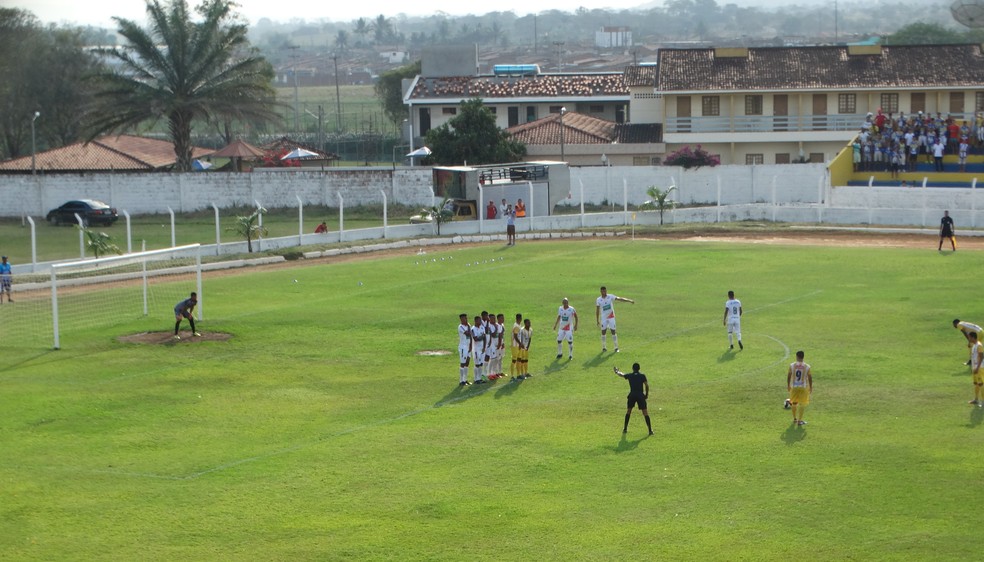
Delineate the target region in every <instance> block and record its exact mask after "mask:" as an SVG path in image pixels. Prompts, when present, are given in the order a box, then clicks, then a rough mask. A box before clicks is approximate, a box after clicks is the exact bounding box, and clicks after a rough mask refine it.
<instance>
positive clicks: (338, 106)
mask: <svg viewBox="0 0 984 562" xmlns="http://www.w3.org/2000/svg"><path fill="white" fill-rule="evenodd" d="M331 60H333V61H335V132H336V133H341V132H342V95H341V94H340V93H339V92H340V90H339V88H338V53H332V54H331Z"/></svg>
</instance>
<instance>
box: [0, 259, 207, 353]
mask: <svg viewBox="0 0 984 562" xmlns="http://www.w3.org/2000/svg"><path fill="white" fill-rule="evenodd" d="M15 289H16V290H15V292H14V297H15V299H14V302H13V303H6V302H5V303H3V305H0V320H2V321H3V324H4V326H5V328H6V329H4V330H3V334H2V337H3V345H17V346H42V345H45V344H50V345H52V346H53V347H54V348H56V349H57V348H60V347H62V346H64V345H71V343H72V342H73V341H79V340H83V339H84V338H87V337H90V336H91V334H90V332H93V333H102V334H104V335H113V336H118V335H124V334H126V333H133V332H139V331H167V330H170V329H173V327H174V314H173V308H174V305H175V304H177V303H178V302H179V301H181V300H183V299H185V298H187V297H188V295H189V294H190V293H191V292H192V291H195V292H198V294H199V297H198V298H199V305H198V307H197V308H196V310H195V314H196V316H197V318H198V319H201V314H202V306H203V297H204V295H202V287H201V257H200V254H199V245H198V244H193V245H190V246H181V247H177V248H168V249H166V250H154V251H149V252H138V253H134V254H126V255H123V256H111V257H107V258H99V259H91V260H82V261H77V262H71V263H62V264H56V265H54V266H52V268H51V274H50V278H48V279H47V280H44V279H41V278H35V279H25V282H23V283H21V282H18V281H17V280H15ZM8 304H9V305H10V306H8Z"/></svg>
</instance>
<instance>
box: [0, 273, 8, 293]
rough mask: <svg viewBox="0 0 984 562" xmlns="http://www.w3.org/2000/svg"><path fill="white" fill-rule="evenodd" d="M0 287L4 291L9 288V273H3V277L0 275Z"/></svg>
mask: <svg viewBox="0 0 984 562" xmlns="http://www.w3.org/2000/svg"><path fill="white" fill-rule="evenodd" d="M0 289H2V290H4V291H9V290H10V276H9V275H4V276H3V277H0Z"/></svg>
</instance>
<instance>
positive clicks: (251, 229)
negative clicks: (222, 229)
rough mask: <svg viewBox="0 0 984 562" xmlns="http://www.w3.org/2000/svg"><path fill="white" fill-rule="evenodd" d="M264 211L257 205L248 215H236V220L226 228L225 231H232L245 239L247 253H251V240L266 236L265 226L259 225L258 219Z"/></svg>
mask: <svg viewBox="0 0 984 562" xmlns="http://www.w3.org/2000/svg"><path fill="white" fill-rule="evenodd" d="M265 212H266V209H264V208H263V207H257V208H256V210H254V211H253V213H252V214H250V215H249V216H239V217H236V222H235V224H234V225H233V226H232V227H231V228H227V229H226V231H228V232H233V233H235V234H236V235H237V236H239V237H240V238H245V239H246V249H247V250H248V251H249V253H251V254H252V253H253V240H256V239H258V238H259V237H260V236H266V234H267V230H266V228H264V227H262V226H260V224H259V220H260V215H262V214H263V213H265Z"/></svg>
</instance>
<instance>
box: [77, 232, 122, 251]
mask: <svg viewBox="0 0 984 562" xmlns="http://www.w3.org/2000/svg"><path fill="white" fill-rule="evenodd" d="M75 228H77V229H79V230H81V231H82V234H83V235H84V236H85V247H86V248H89V249H90V250H92V255H94V256H96V258H97V259H98V258H99V257H101V256H105V255H106V254H116V255H120V254H122V253H123V250H120V247H119V246H117V245H116V244H113V237H112V236H110V235H108V234H106V233H105V232H96V231H94V230H91V229H89V228H88V227H85V226H79V225H75Z"/></svg>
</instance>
